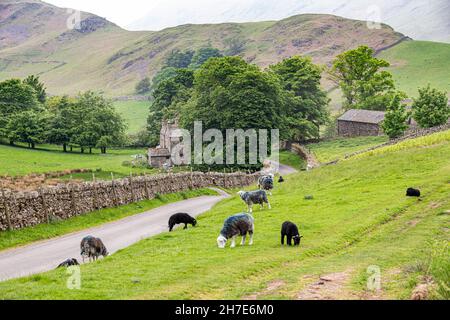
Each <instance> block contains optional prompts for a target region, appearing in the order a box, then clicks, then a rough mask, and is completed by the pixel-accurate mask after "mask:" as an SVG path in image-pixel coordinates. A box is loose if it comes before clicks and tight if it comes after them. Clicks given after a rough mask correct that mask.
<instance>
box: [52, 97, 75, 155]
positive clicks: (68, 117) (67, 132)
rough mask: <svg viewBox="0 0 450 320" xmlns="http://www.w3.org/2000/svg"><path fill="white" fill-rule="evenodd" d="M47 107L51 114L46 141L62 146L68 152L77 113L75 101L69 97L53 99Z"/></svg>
mask: <svg viewBox="0 0 450 320" xmlns="http://www.w3.org/2000/svg"><path fill="white" fill-rule="evenodd" d="M46 107H47V110H48V112H49V113H50V119H49V123H48V130H47V133H46V136H47V137H46V140H47V142H48V143H51V144H56V145H61V146H62V147H63V151H64V152H67V146H68V145H69V144H70V142H71V138H72V133H73V128H74V127H75V123H74V121H73V120H74V116H73V115H74V113H76V112H77V109H76V107H75V101H73V100H71V99H69V98H68V97H67V96H63V97H52V98H50V99H49V100H48V101H47V103H46Z"/></svg>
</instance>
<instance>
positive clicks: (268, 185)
mask: <svg viewBox="0 0 450 320" xmlns="http://www.w3.org/2000/svg"><path fill="white" fill-rule="evenodd" d="M273 179H274V175H273V174H269V175H267V176H262V177H260V178H259V180H258V187H259V189H260V190H265V191H267V192H268V193H269V194H270V195H272V190H273Z"/></svg>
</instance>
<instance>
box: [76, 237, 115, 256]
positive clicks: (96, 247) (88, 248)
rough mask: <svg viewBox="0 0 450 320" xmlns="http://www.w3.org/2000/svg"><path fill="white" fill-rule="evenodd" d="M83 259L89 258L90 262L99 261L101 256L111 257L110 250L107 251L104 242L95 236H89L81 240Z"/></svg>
mask: <svg viewBox="0 0 450 320" xmlns="http://www.w3.org/2000/svg"><path fill="white" fill-rule="evenodd" d="M80 247H81V257H82V258H83V263H84V259H85V258H86V257H87V258H89V262H90V261H91V259H92V260H93V261H95V260H97V259H98V257H99V256H103V257H106V256H108V255H109V253H108V250H106V247H105V245H104V244H103V242H102V240H100V239H99V238H95V237H93V236H87V237H85V238H83V240H81V245H80Z"/></svg>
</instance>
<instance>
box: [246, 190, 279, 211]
mask: <svg viewBox="0 0 450 320" xmlns="http://www.w3.org/2000/svg"><path fill="white" fill-rule="evenodd" d="M238 195H239V196H240V197H241V199H242V200H243V201H244V202H245V204H247V208H248V212H249V213H252V212H253V204H259V205H260V206H261V209H263V208H264V204H265V203H266V204H267V206H268V207H269V209H271V208H272V207H271V205H270V202H269V199H268V198H267V193H266V192H265V191H264V190H258V191H250V192H245V191H239V192H238Z"/></svg>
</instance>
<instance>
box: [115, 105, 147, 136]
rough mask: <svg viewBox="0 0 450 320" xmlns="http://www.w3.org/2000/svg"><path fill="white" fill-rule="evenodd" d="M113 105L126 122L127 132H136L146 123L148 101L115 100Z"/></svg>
mask: <svg viewBox="0 0 450 320" xmlns="http://www.w3.org/2000/svg"><path fill="white" fill-rule="evenodd" d="M114 107H115V108H116V110H117V112H119V114H120V115H121V116H122V118H123V119H124V120H125V121H126V123H127V124H128V130H127V133H137V132H139V131H140V130H142V129H144V128H145V126H146V125H147V117H148V112H149V111H148V110H149V107H150V101H115V102H114Z"/></svg>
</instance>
